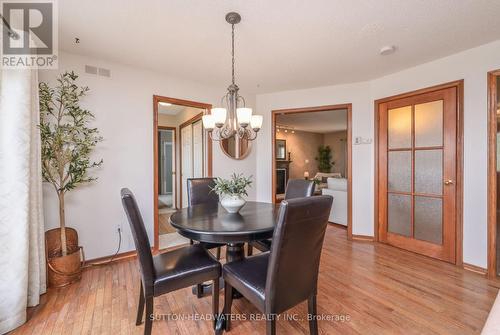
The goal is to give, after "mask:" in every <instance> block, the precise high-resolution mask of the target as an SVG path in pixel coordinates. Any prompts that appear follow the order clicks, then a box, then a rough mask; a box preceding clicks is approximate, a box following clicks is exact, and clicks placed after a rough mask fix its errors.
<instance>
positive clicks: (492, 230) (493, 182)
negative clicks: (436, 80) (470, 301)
mask: <svg viewBox="0 0 500 335" xmlns="http://www.w3.org/2000/svg"><path fill="white" fill-rule="evenodd" d="M497 77H500V69H498V70H494V71H490V72H488V75H487V83H488V277H489V278H492V279H493V278H496V277H497V266H496V263H497V253H496V249H497V237H496V236H497V224H496V223H497V213H496V211H497V175H496V171H497V163H496V158H497V154H496V151H497V141H496V137H497V131H498V129H497V128H498V127H497V106H496V104H495V103H496V102H497V99H498V97H497Z"/></svg>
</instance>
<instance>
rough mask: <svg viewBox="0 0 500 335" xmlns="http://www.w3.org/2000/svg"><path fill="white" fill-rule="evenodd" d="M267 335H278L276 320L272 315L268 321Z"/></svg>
mask: <svg viewBox="0 0 500 335" xmlns="http://www.w3.org/2000/svg"><path fill="white" fill-rule="evenodd" d="M266 335H276V319H275V318H274V317H272V315H271V318H269V319H268V320H266Z"/></svg>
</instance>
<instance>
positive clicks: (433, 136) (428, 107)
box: [415, 100, 443, 147]
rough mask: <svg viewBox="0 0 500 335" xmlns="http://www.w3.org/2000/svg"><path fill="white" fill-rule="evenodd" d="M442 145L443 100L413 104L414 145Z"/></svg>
mask: <svg viewBox="0 0 500 335" xmlns="http://www.w3.org/2000/svg"><path fill="white" fill-rule="evenodd" d="M441 145H443V101H442V100H439V101H432V102H427V103H425V104H420V105H415V146H416V147H432V146H441Z"/></svg>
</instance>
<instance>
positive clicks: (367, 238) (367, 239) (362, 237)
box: [352, 234, 374, 242]
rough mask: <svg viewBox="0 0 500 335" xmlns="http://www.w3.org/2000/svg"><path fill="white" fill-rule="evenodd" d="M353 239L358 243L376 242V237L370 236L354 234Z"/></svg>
mask: <svg viewBox="0 0 500 335" xmlns="http://www.w3.org/2000/svg"><path fill="white" fill-rule="evenodd" d="M352 239H353V241H358V242H373V241H374V237H373V236H368V235H355V234H352Z"/></svg>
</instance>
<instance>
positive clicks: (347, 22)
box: [58, 0, 500, 95]
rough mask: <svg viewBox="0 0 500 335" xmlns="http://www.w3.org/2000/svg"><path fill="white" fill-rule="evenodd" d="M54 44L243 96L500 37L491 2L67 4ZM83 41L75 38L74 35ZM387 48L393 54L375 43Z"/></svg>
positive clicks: (131, 0)
mask: <svg viewBox="0 0 500 335" xmlns="http://www.w3.org/2000/svg"><path fill="white" fill-rule="evenodd" d="M58 3H59V11H60V16H59V17H60V19H59V24H60V27H59V31H60V33H59V36H60V48H61V49H62V50H66V51H69V52H73V53H77V54H82V55H88V56H94V57H98V58H103V59H106V60H110V61H116V62H120V63H124V64H129V65H133V66H139V67H143V68H148V69H152V70H155V71H161V72H164V73H168V74H169V75H172V76H177V77H182V78H186V79H192V80H195V81H197V82H200V83H205V84H209V85H227V84H229V83H230V74H231V71H230V65H231V60H230V36H231V29H230V25H229V24H227V23H226V22H225V20H224V17H225V14H226V13H227V12H229V11H238V12H240V13H241V15H242V22H241V23H240V24H238V25H237V26H236V57H237V58H236V74H237V83H238V84H239V86H240V88H241V92H242V94H243V95H244V94H245V92H247V93H263V92H274V91H280V90H287V89H299V88H307V87H317V86H322V85H331V84H339V83H348V82H356V81H363V80H369V79H373V78H376V77H379V76H382V75H386V74H389V73H392V72H396V71H398V70H401V69H403V68H407V67H411V66H414V65H417V64H421V63H424V62H427V61H430V60H433V59H436V58H440V57H443V56H446V55H450V54H453V53H456V52H459V51H461V50H465V49H468V48H471V47H474V46H478V45H481V44H485V43H487V42H490V41H493V40H497V39H500V20H499V19H498V13H500V1H496V0H489V1H486V0H364V1H361V0H314V1H312V0H272V1H269V0H231V1H227V0H210V1H207V0H168V1H166V0H142V1H137V0H105V1H103V0H101V1H97V0H87V1H82V0H64V1H59V2H58ZM76 36H77V37H79V38H80V40H81V43H80V44H74V37H76ZM391 44H394V45H396V47H397V51H396V53H395V54H392V55H389V56H380V55H379V53H378V52H379V49H380V48H381V47H382V46H384V45H391Z"/></svg>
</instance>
